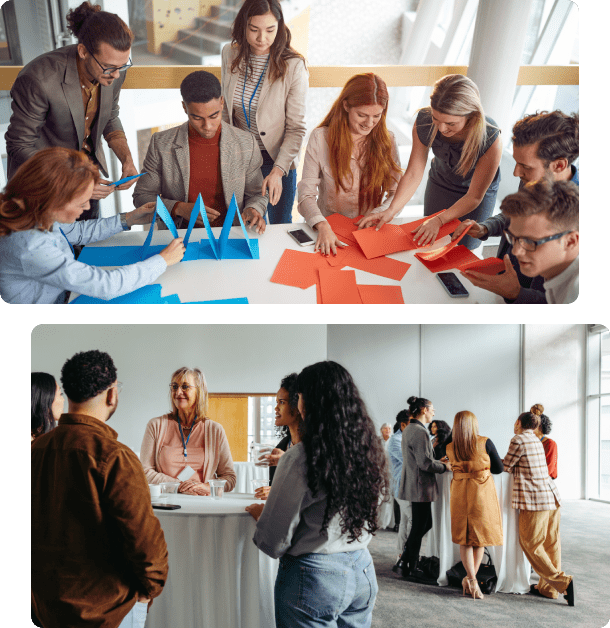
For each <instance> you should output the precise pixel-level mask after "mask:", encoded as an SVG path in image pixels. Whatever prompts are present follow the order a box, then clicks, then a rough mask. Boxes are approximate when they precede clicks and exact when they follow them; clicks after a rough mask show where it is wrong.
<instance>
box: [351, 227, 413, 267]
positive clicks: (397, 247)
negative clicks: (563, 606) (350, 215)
mask: <svg viewBox="0 0 610 628" xmlns="http://www.w3.org/2000/svg"><path fill="white" fill-rule="evenodd" d="M353 235H354V237H355V238H356V241H357V242H358V244H359V245H360V248H361V249H362V252H363V253H364V254H365V256H366V257H367V259H372V258H374V257H382V256H383V255H389V254H390V253H398V251H406V250H407V249H409V248H411V240H410V239H409V238H408V237H407V234H406V233H405V232H404V230H403V229H401V228H400V226H399V225H389V224H385V225H383V227H381V229H379V231H377V229H376V227H368V228H366V229H360V230H359V231H354V233H353Z"/></svg>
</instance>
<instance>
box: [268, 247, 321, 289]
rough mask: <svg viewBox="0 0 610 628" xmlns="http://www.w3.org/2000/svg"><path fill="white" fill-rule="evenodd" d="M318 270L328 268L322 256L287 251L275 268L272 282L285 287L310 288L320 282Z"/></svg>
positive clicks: (291, 250)
mask: <svg viewBox="0 0 610 628" xmlns="http://www.w3.org/2000/svg"><path fill="white" fill-rule="evenodd" d="M318 268H328V263H327V262H326V259H325V258H324V257H323V256H322V255H319V254H318V253H306V252H305V251H295V250H293V249H286V250H285V251H284V253H282V257H281V258H280V261H279V262H278V264H277V266H276V267H275V271H274V272H273V276H272V277H271V281H272V282H273V283H280V284H283V285H284V286H295V287H296V288H303V289H305V288H309V287H310V286H313V285H314V284H315V283H316V282H317V280H318Z"/></svg>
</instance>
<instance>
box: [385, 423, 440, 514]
mask: <svg viewBox="0 0 610 628" xmlns="http://www.w3.org/2000/svg"><path fill="white" fill-rule="evenodd" d="M401 446H402V475H401V478H400V488H399V489H398V493H397V495H396V496H397V497H398V499H404V500H406V501H410V502H434V501H436V498H437V497H438V486H437V485H436V476H435V475H434V474H435V473H444V472H445V471H446V469H447V467H445V465H444V464H443V463H442V462H439V461H438V460H435V459H434V452H433V450H432V443H431V442H430V437H429V435H428V430H427V429H426V428H425V427H424V425H423V424H422V423H421V422H420V421H414V422H412V423H409V425H407V427H406V428H405V430H404V432H403V433H402V442H401Z"/></svg>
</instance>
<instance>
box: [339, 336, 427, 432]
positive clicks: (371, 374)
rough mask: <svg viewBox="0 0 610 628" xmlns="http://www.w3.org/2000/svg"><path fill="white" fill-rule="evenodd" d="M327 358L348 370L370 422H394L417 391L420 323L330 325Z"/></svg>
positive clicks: (379, 424)
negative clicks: (369, 416)
mask: <svg viewBox="0 0 610 628" xmlns="http://www.w3.org/2000/svg"><path fill="white" fill-rule="evenodd" d="M328 359H329V360H334V361H335V362H339V363H340V364H342V365H343V366H344V367H345V368H346V369H347V370H348V371H349V372H350V373H351V375H352V377H353V378H354V381H355V382H356V385H357V386H358V389H359V390H360V394H361V396H362V398H363V399H364V402H365V403H366V406H367V408H368V411H369V414H370V415H371V418H372V419H373V421H375V423H376V424H377V425H378V426H379V427H380V426H381V425H382V424H383V423H386V422H387V423H390V425H394V421H395V420H396V415H397V414H398V412H399V411H400V410H402V409H404V408H406V407H407V399H408V397H410V396H411V395H416V394H418V391H419V325H329V326H328Z"/></svg>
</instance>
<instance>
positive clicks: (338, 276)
mask: <svg viewBox="0 0 610 628" xmlns="http://www.w3.org/2000/svg"><path fill="white" fill-rule="evenodd" d="M318 273H319V275H320V294H321V295H322V303H335V304H338V303H342V304H346V303H349V304H354V303H362V299H361V298H360V292H359V291H358V286H357V285H356V272H355V271H353V270H336V269H334V268H328V267H327V268H320V270H319V271H318Z"/></svg>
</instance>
